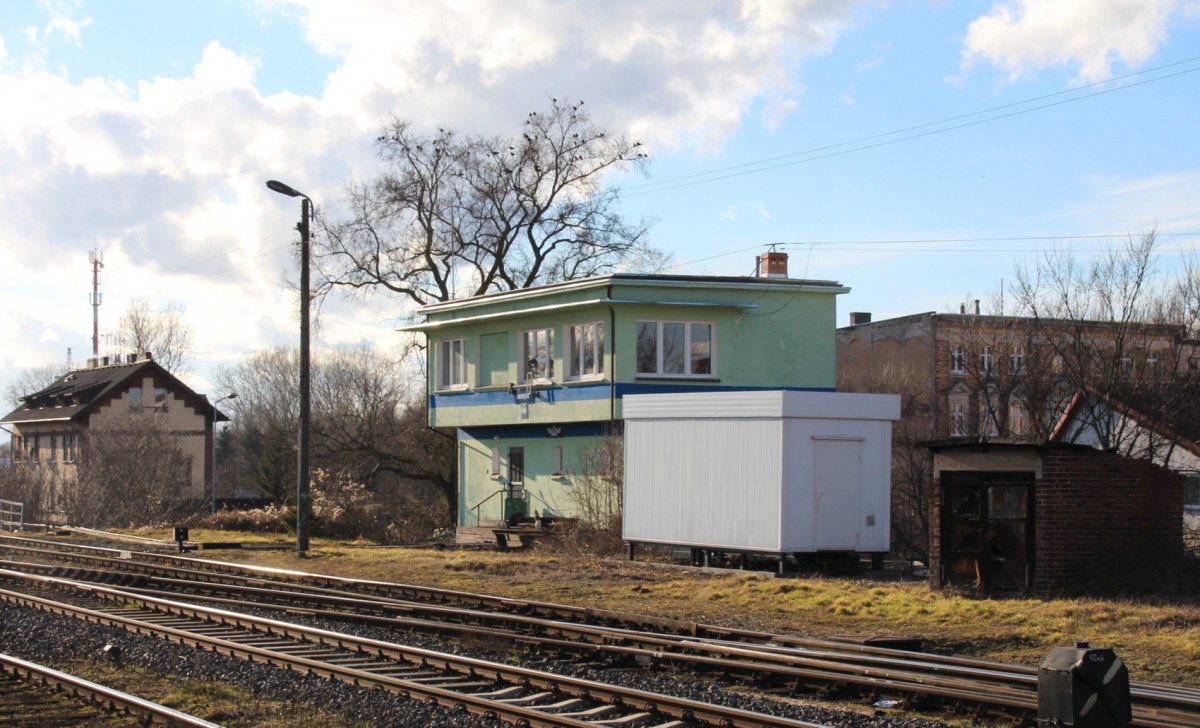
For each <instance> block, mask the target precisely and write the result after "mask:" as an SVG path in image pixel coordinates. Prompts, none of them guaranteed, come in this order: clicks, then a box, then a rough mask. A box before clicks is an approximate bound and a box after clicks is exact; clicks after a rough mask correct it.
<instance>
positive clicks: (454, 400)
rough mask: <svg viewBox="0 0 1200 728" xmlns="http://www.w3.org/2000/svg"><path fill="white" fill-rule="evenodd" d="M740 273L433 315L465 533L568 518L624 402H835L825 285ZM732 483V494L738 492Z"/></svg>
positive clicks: (657, 279)
mask: <svg viewBox="0 0 1200 728" xmlns="http://www.w3.org/2000/svg"><path fill="white" fill-rule="evenodd" d="M756 268H757V272H756V274H755V275H753V276H745V277H716V276H668V275H635V274H613V275H606V276H598V277H594V278H586V279H580V280H572V281H566V282H562V283H555V284H550V285H545V286H540V287H536V288H526V289H520V290H515V291H508V292H504V293H495V294H488V295H483V296H477V297H473V298H467V299H462V300H455V301H448V302H444V303H436V304H432V305H429V306H425V307H423V308H421V309H420V311H419V314H420V316H421V317H422V318H423V319H424V321H423V322H421V323H418V324H415V325H412V326H409V327H406V329H405V330H409V331H419V332H423V333H424V334H425V335H426V337H427V339H428V364H427V366H428V372H427V374H428V398H429V424H430V426H432V427H439V428H454V429H455V430H456V431H457V441H458V445H457V447H458V525H459V526H460V527H475V526H484V527H486V526H495V525H497V524H500V523H503V522H505V521H506V520H508V519H510V518H512V517H514V516H523V515H528V516H532V515H534V514H535V513H538V514H541V515H544V516H567V517H569V516H575V515H577V513H578V504H577V501H576V497H575V494H574V493H573V481H575V480H576V479H577V476H576V474H577V473H578V472H579V465H578V463H579V460H580V456H581V455H582V454H583V453H584V452H585V451H586V450H587V449H588V448H589V446H591V445H593V444H594V443H595V441H596V438H598V437H602V436H604V435H606V434H620V432H621V417H622V412H621V400H622V398H623V397H624V396H625V395H629V394H661V393H673V392H689V391H691V392H713V391H755V390H764V389H772V390H779V389H783V390H797V391H820V392H831V391H834V386H835V371H834V365H835V351H834V347H835V344H836V341H835V337H836V334H835V331H836V297H837V295H838V294H841V293H846V292H848V291H849V289H848V288H845V287H843V286H841V285H840V284H838V283H835V282H832V281H816V280H800V279H793V278H788V277H787V255H786V254H785V253H777V252H772V253H766V254H764V255H762V256H759V258H758V259H757V266H756ZM731 487H736V484H731Z"/></svg>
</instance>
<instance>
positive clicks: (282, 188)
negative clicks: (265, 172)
mask: <svg viewBox="0 0 1200 728" xmlns="http://www.w3.org/2000/svg"><path fill="white" fill-rule="evenodd" d="M267 189H269V190H271V191H272V192H278V193H279V194H281V195H287V196H288V197H304V196H305V195H304V193H302V192H298V191H297V190H295V189H293V188H291V187H288V186H287V185H285V184H284V183H282V182H280V181H279V180H274V179H269V180H267Z"/></svg>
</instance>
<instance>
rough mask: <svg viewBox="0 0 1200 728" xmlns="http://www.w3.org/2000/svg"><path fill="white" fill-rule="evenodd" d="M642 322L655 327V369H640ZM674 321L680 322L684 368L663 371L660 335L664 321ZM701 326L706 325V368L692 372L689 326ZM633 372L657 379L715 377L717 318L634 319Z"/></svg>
mask: <svg viewBox="0 0 1200 728" xmlns="http://www.w3.org/2000/svg"><path fill="white" fill-rule="evenodd" d="M644 324H653V325H654V327H655V339H654V357H655V371H653V372H650V371H642V369H641V364H642V356H641V349H640V347H641V343H642V336H641V327H642V326H643V325H644ZM668 324H677V325H682V326H683V355H684V357H685V358H684V367H683V368H684V371H682V372H667V371H663V364H664V347H663V337H664V332H665V330H666V325H668ZM694 326H704V327H707V328H708V371H707V372H700V373H693V372H692V369H693V368H694V367H695V364H696V362H697V361H703V359H702V358H701V359H696V358H695V356H694V353H695V352H694V351H693V343H694V342H693V340H692V333H693V331H692V327H694ZM634 375H635V376H637V377H654V378H659V379H716V378H717V322H716V321H708V320H680V319H638V321H637V329H636V336H635V341H634Z"/></svg>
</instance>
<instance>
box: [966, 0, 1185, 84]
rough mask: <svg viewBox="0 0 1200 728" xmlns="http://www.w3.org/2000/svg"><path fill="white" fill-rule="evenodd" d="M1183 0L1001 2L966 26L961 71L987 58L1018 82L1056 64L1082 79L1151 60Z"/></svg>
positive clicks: (1096, 79)
mask: <svg viewBox="0 0 1200 728" xmlns="http://www.w3.org/2000/svg"><path fill="white" fill-rule="evenodd" d="M1180 6H1181V0H1001V1H1000V2H997V3H995V4H994V5H993V6H992V10H991V12H990V13H989V14H987V15H984V16H982V17H980V18H977V19H976V20H975V21H973V22H972V23H971V24H970V26H969V27H968V29H967V35H966V39H965V42H964V49H963V60H962V70H963V71H964V72H967V71H969V70H970V69H971V68H972V67H974V66H975V64H977V63H979V62H981V61H982V62H987V63H991V64H992V65H994V66H996V67H998V68H1000V69H1003V70H1004V71H1006V72H1007V73H1008V79H1009V80H1010V81H1015V80H1017V79H1019V78H1021V77H1023V76H1027V75H1031V74H1034V73H1036V72H1038V71H1040V70H1042V69H1045V68H1050V67H1054V66H1065V67H1069V68H1074V69H1075V71H1076V76H1077V79H1076V80H1077V81H1088V82H1090V81H1099V80H1103V79H1106V78H1108V77H1110V76H1111V75H1112V67H1113V64H1114V63H1120V64H1122V65H1124V66H1126V67H1135V66H1138V65H1140V64H1142V63H1144V62H1146V61H1147V60H1148V59H1149V58H1150V57H1151V56H1153V55H1154V53H1155V51H1157V50H1158V48H1159V47H1160V46H1161V45H1162V44H1163V43H1164V41H1165V40H1166V38H1167V26H1168V21H1169V20H1170V18H1171V16H1172V15H1173V14H1174V13H1175V12H1176V11H1177V10H1179V9H1180Z"/></svg>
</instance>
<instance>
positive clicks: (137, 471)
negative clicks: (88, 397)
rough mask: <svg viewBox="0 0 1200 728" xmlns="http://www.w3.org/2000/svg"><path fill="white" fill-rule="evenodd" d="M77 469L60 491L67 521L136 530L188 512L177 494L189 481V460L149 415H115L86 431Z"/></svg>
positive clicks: (164, 424) (174, 437)
mask: <svg viewBox="0 0 1200 728" xmlns="http://www.w3.org/2000/svg"><path fill="white" fill-rule="evenodd" d="M78 468H79V469H78V475H77V478H76V481H75V483H74V484H73V485H72V486H71V487H68V488H66V489H65V492H64V495H65V498H64V501H65V510H66V512H67V516H68V518H69V519H70V521H71V523H75V524H79V525H84V526H94V527H113V526H117V527H130V526H138V525H145V524H152V523H156V522H158V521H160V520H162V519H164V518H168V517H170V516H173V515H178V514H180V513H182V512H184V511H185V510H186V509H187V508H188V505H187V502H186V501H184V500H183V499H181V497H180V495H181V494H182V493H183V492H185V491H186V489H187V487H188V485H189V483H190V482H191V471H192V462H191V458H189V457H188V456H187V455H185V454H184V452H183V449H182V448H181V447H180V443H179V442H178V436H177V435H174V434H172V433H171V432H170V431H169V430H168V429H167V421H166V420H165V419H164V418H162V417H158V416H156V415H154V414H149V413H143V412H133V411H129V412H120V413H116V414H114V415H113V416H112V417H111V418H110V419H107V420H106V421H105V422H104V423H103V424H97V425H93V426H92V427H90V428H89V429H88V431H87V434H86V436H85V438H84V443H83V453H82V457H81V458H80V462H79V466H78Z"/></svg>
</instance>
